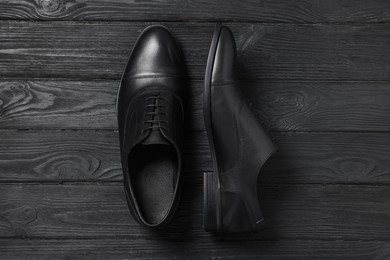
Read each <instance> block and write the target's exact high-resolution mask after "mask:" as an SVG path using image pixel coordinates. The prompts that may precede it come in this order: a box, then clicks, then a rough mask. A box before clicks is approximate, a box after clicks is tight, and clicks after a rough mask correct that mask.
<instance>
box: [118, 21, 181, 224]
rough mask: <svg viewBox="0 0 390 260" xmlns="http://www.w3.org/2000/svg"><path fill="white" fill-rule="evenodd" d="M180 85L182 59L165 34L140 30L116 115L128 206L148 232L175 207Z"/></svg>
mask: <svg viewBox="0 0 390 260" xmlns="http://www.w3.org/2000/svg"><path fill="white" fill-rule="evenodd" d="M186 85H187V81H186V73H185V64H184V58H183V55H182V53H181V50H180V47H179V46H178V44H177V42H176V41H175V39H174V38H173V37H172V35H171V34H170V32H169V31H168V30H167V29H166V28H165V27H162V26H150V27H148V28H147V29H145V30H144V31H143V33H142V34H141V36H140V37H139V39H138V40H137V42H136V43H135V46H134V48H133V51H132V53H131V55H130V58H129V61H128V63H127V66H126V69H125V71H124V73H123V76H122V79H121V83H120V88H119V91H118V98H117V116H118V129H119V139H120V148H121V159H122V169H123V175H124V185H125V191H126V195H127V201H128V204H129V208H130V211H131V213H132V215H133V217H134V218H135V220H137V221H138V222H140V223H141V224H143V225H145V226H147V227H150V228H160V227H162V226H164V225H166V224H167V223H169V221H170V220H171V219H172V216H173V214H174V211H175V209H176V206H177V203H178V199H179V195H180V182H179V178H180V171H181V153H182V134H183V121H184V108H183V100H184V98H185V94H186ZM159 150H161V151H162V152H161V153H163V154H159V153H158V151H159ZM167 151H169V152H167ZM141 153H142V154H141ZM145 157H148V158H145ZM151 167H152V169H151ZM153 167H154V168H153ZM165 173H166V175H165ZM167 191H168V192H167ZM159 192H160V193H161V194H159ZM166 193H169V194H170V195H169V196H167V194H166ZM164 205H165V206H164ZM156 210H157V211H159V212H154V211H156Z"/></svg>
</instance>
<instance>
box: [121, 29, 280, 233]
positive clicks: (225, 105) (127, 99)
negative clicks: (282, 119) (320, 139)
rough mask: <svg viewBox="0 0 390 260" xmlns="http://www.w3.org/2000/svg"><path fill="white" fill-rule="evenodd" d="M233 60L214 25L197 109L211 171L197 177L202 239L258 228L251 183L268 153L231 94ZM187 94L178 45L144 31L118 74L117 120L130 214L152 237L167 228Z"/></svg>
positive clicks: (226, 32)
mask: <svg viewBox="0 0 390 260" xmlns="http://www.w3.org/2000/svg"><path fill="white" fill-rule="evenodd" d="M236 53H237V51H236V45H235V41H234V37H233V35H232V33H231V31H230V29H228V28H227V27H225V26H221V25H217V28H216V30H215V33H214V37H213V40H212V43H211V48H210V52H209V57H208V61H207V68H206V76H205V89H204V104H203V108H204V118H205V125H206V130H207V134H208V138H209V143H210V147H211V156H212V160H213V168H214V171H213V172H211V173H205V176H204V224H205V229H206V231H214V232H225V233H235V232H251V231H256V230H259V229H260V228H261V227H262V226H263V215H262V212H261V209H260V207H259V202H258V196H257V177H258V174H259V171H260V168H261V167H262V165H263V164H264V162H265V161H266V160H267V159H268V157H269V156H270V155H271V154H272V153H273V152H274V147H273V145H272V143H271V141H270V139H269V138H268V136H267V134H266V132H265V131H264V130H263V129H262V127H261V126H260V124H259V123H258V121H257V120H256V118H255V116H254V115H253V113H252V112H251V110H250V109H249V107H248V106H247V104H246V103H245V101H244V99H243V97H242V96H241V94H240V92H239V88H238V82H237V76H236V68H235V66H236V56H237V55H236ZM187 91H188V83H187V78H186V72H185V64H184V58H183V55H182V52H181V50H180V47H179V45H178V44H177V42H176V41H175V40H174V38H173V37H172V35H171V34H170V33H169V31H168V30H167V29H166V28H165V27H163V26H150V27H148V28H146V29H145V30H144V31H143V33H142V34H141V36H140V37H139V38H138V40H137V42H136V44H135V46H134V48H133V51H132V53H131V55H130V59H129V61H128V64H127V66H126V69H125V72H124V73H123V76H122V80H121V84H120V88H119V91H118V98H117V114H118V125H119V137H120V138H119V139H120V148H121V158H122V168H123V175H124V184H125V191H126V196H127V201H128V205H129V208H130V212H131V213H132V215H133V217H134V219H136V220H137V221H138V222H139V223H141V224H143V225H145V226H147V227H150V228H152V229H158V228H161V227H163V226H165V225H166V224H168V223H169V221H170V220H171V219H172V217H173V215H174V212H175V210H176V208H177V205H178V201H179V197H180V181H179V180H180V175H181V161H182V144H183V141H182V136H183V126H184V125H183V124H184V104H185V101H184V100H185V97H186V93H187Z"/></svg>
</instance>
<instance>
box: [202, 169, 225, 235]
mask: <svg viewBox="0 0 390 260" xmlns="http://www.w3.org/2000/svg"><path fill="white" fill-rule="evenodd" d="M203 189H204V190H203V196H204V202H203V206H204V208H203V214H204V215H203V217H204V219H203V223H204V229H205V230H206V231H208V232H220V231H221V209H220V202H221V200H220V198H221V194H220V189H219V178H218V173H216V172H205V173H204V175H203Z"/></svg>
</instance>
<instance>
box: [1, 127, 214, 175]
mask: <svg viewBox="0 0 390 260" xmlns="http://www.w3.org/2000/svg"><path fill="white" fill-rule="evenodd" d="M199 139H201V141H203V142H200V143H197V141H198V140H199ZM205 139H206V137H205V133H199V134H197V135H194V136H193V135H189V136H187V138H186V142H185V148H186V149H185V151H184V159H183V170H184V171H186V172H193V171H201V170H203V169H209V168H210V166H209V165H210V162H209V161H208V159H209V157H208V156H209V152H208V147H207V144H206V143H205ZM0 147H1V148H0V173H1V174H0V180H1V181H5V182H8V181H21V182H25V181H54V182H62V181H102V180H106V181H107V180H108V181H110V180H114V181H118V180H119V181H120V180H122V168H121V162H120V152H119V139H118V133H117V132H112V131H109V132H107V131H103V132H97V131H2V132H0ZM204 152H206V155H203V154H202V153H204Z"/></svg>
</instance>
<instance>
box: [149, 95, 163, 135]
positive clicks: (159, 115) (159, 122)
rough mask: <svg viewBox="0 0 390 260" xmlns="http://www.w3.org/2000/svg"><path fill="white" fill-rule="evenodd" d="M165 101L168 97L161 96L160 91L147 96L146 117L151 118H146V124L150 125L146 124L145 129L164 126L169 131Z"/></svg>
mask: <svg viewBox="0 0 390 260" xmlns="http://www.w3.org/2000/svg"><path fill="white" fill-rule="evenodd" d="M165 101H166V98H165V97H163V96H161V94H160V93H157V94H155V95H153V96H149V97H147V98H146V105H145V110H144V111H145V117H144V118H149V119H146V120H144V124H145V125H147V124H149V126H145V127H144V129H143V131H148V130H150V129H156V128H164V129H165V130H166V131H168V128H167V127H166V124H167V123H168V120H167V113H166V105H165Z"/></svg>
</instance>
